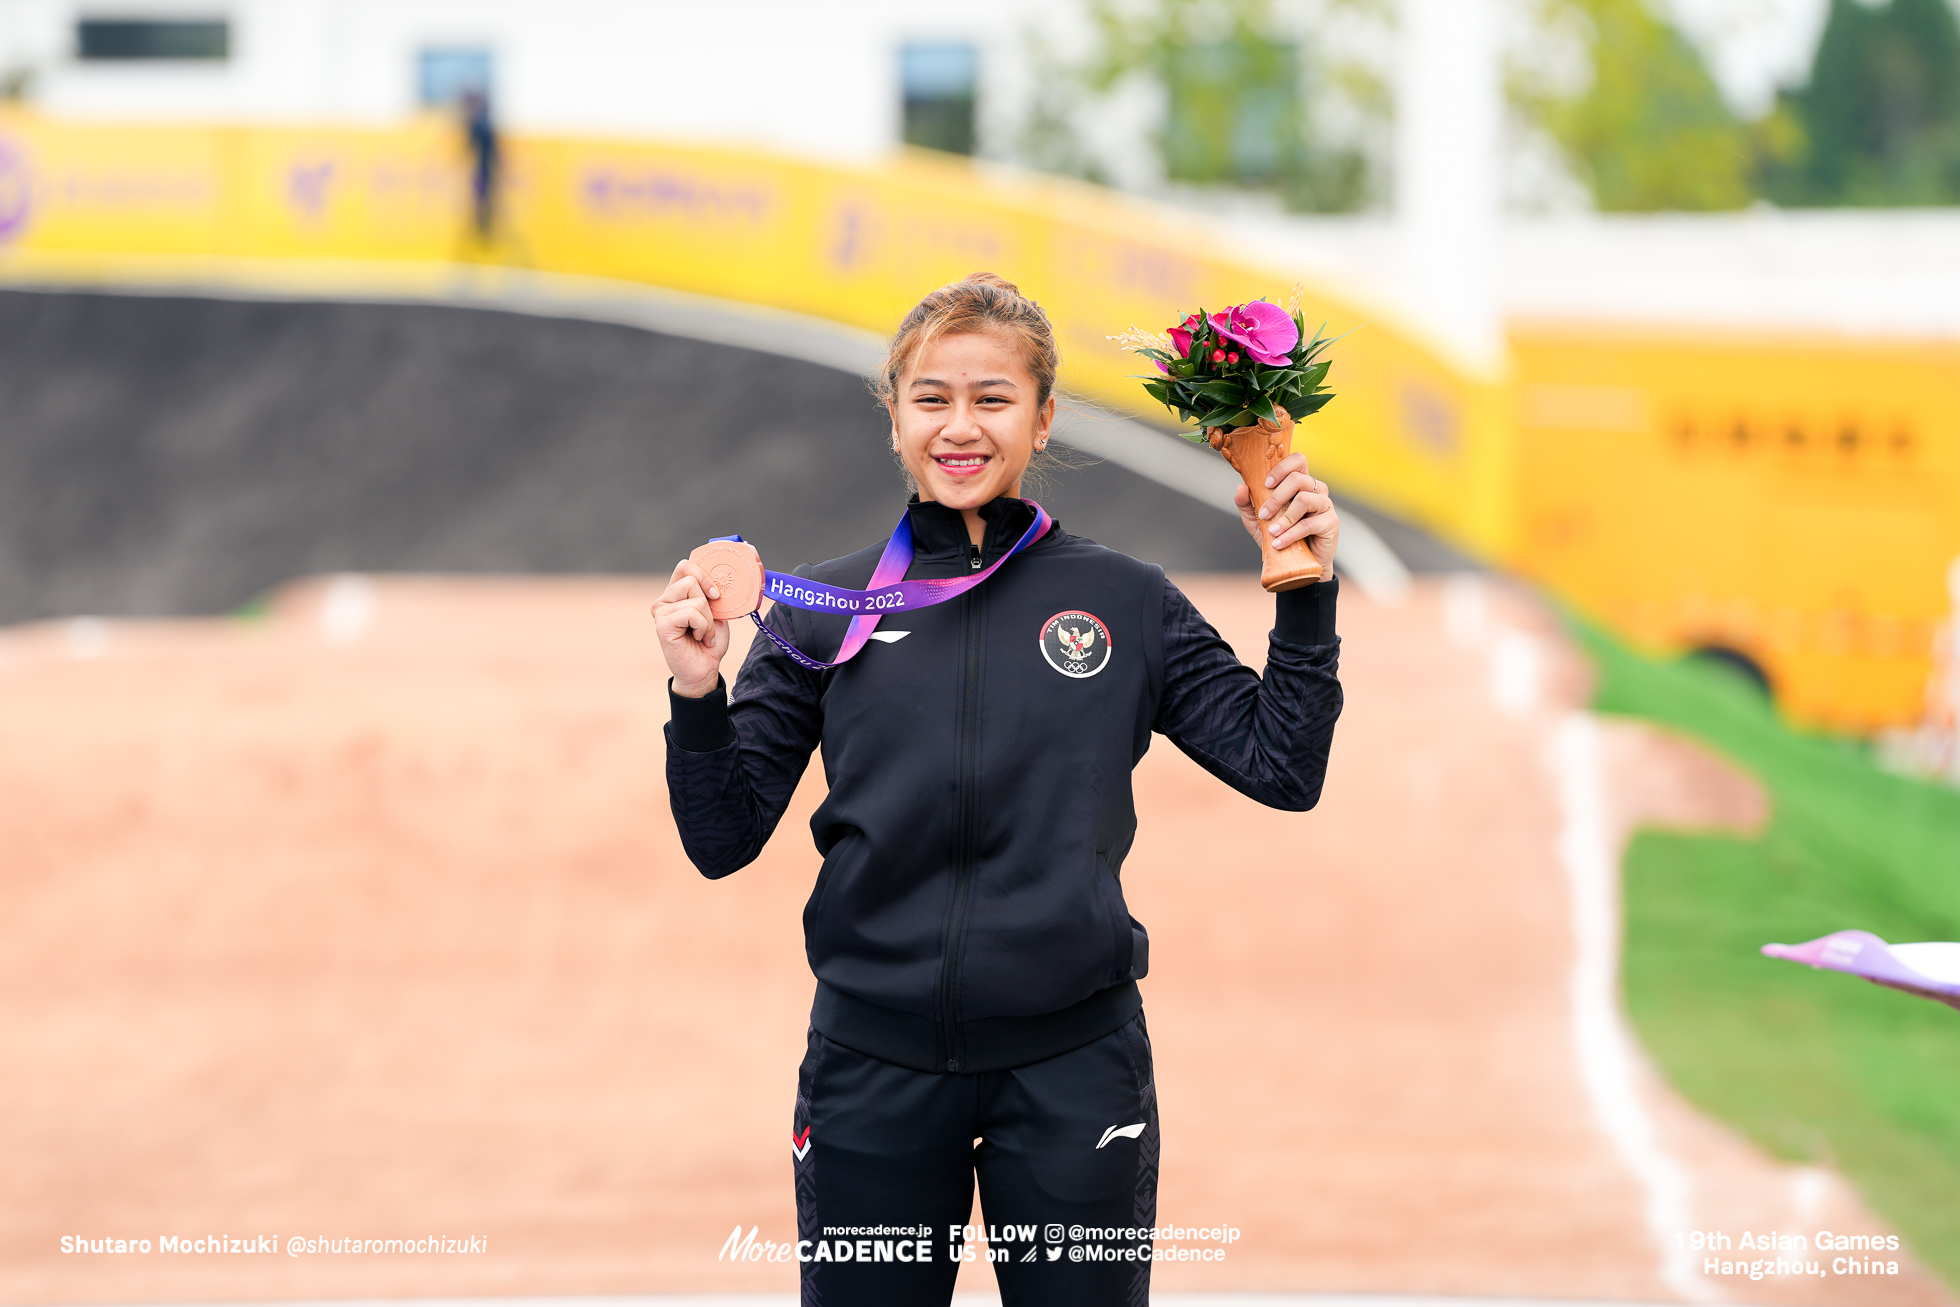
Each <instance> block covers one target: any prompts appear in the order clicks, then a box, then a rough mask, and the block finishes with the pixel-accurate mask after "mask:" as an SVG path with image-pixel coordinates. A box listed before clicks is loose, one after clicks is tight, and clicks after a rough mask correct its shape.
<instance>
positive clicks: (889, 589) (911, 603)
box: [715, 499, 1055, 672]
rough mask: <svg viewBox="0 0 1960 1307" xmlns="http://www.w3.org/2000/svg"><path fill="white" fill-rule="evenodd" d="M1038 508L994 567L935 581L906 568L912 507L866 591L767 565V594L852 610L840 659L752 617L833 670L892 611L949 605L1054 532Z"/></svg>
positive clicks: (806, 605)
mask: <svg viewBox="0 0 1960 1307" xmlns="http://www.w3.org/2000/svg"><path fill="white" fill-rule="evenodd" d="M1021 502H1022V503H1024V504H1026V505H1027V506H1028V507H1029V508H1032V509H1033V510H1034V522H1033V523H1032V524H1031V525H1030V526H1029V527H1028V529H1027V530H1026V531H1023V532H1022V533H1021V538H1020V539H1019V540H1016V541H1015V542H1014V547H1013V548H1011V549H1009V550H1008V551H1007V552H1006V553H1004V554H1002V555H1001V556H1000V557H999V558H997V559H995V560H994V563H993V566H991V567H989V568H986V569H985V570H984V571H979V572H974V573H972V574H971V575H969V576H946V577H936V578H934V579H932V580H929V581H907V580H905V573H906V570H907V569H908V568H910V567H911V566H912V558H913V556H914V553H915V552H916V551H915V550H914V548H913V544H912V514H911V511H910V510H909V509H908V510H907V511H906V513H905V515H904V516H903V517H901V518H899V519H898V525H897V526H896V527H894V528H893V529H892V535H891V539H890V540H887V541H886V542H885V552H884V553H883V554H881V555H879V558H878V565H877V566H876V567H874V568H872V569H871V586H870V588H869V589H865V590H846V589H845V588H844V587H843V586H837V585H826V584H824V583H823V582H822V581H808V580H805V579H804V578H802V577H800V576H790V575H787V574H785V573H783V572H771V571H769V570H768V569H767V568H765V569H763V573H762V593H763V596H764V597H765V598H768V599H773V600H775V601H776V602H777V603H779V604H788V605H789V606H790V607H791V608H802V609H805V610H806V611H809V612H813V613H839V614H844V613H848V614H850V615H851V626H850V629H849V630H848V631H846V632H845V633H844V643H843V644H842V645H841V646H839V647H838V650H837V661H836V662H834V663H826V662H823V661H821V660H819V659H816V658H812V657H810V655H808V654H806V653H804V652H803V651H802V650H801V649H798V648H797V647H796V646H795V645H793V644H791V643H790V642H789V641H788V640H786V639H784V638H783V637H782V636H780V635H778V634H777V633H776V632H775V631H774V630H772V629H770V627H769V624H768V623H766V622H764V621H763V620H762V614H761V613H759V612H755V613H750V614H749V620H750V621H752V622H754V623H755V624H756V626H757V627H759V628H760V629H761V631H762V633H763V634H764V635H766V636H768V637H769V638H770V639H771V640H773V641H775V644H776V647H777V648H779V649H781V650H782V651H783V652H784V653H786V654H788V655H789V656H790V657H791V658H793V659H795V660H796V661H797V662H799V663H801V664H802V665H803V666H805V667H808V668H810V669H811V670H813V671H819V672H821V671H827V670H829V669H830V668H832V667H841V666H843V665H844V664H845V663H847V662H849V661H851V659H853V658H855V657H856V656H857V652H858V650H860V649H862V648H864V646H865V642H866V641H868V640H869V639H870V638H871V633H872V632H873V631H875V630H877V629H878V619H880V618H881V617H885V616H887V615H888V614H891V613H908V612H911V611H912V610H913V609H915V608H930V607H931V606H932V605H934V604H943V603H945V602H946V601H947V600H948V599H957V598H959V597H960V596H961V595H963V594H965V593H966V592H967V591H968V590H971V589H972V588H973V587H974V586H976V585H979V584H980V583H981V582H982V581H985V580H986V579H987V578H988V577H990V576H992V575H993V574H994V573H995V572H997V571H999V570H1000V567H1001V565H1002V564H1003V563H1005V562H1006V561H1007V560H1008V559H1010V558H1012V557H1014V555H1016V554H1018V553H1020V552H1021V551H1022V550H1023V549H1026V548H1027V547H1028V546H1029V545H1031V544H1033V543H1034V542H1035V541H1037V540H1039V539H1041V538H1042V537H1043V536H1045V535H1047V534H1048V528H1050V527H1052V526H1054V525H1055V522H1054V519H1053V518H1051V517H1049V516H1048V512H1047V510H1046V509H1044V508H1042V506H1041V505H1040V504H1037V503H1035V502H1034V500H1032V499H1024V500H1022V501H1021ZM741 538H742V537H740V536H716V537H715V539H717V540H740V539H741Z"/></svg>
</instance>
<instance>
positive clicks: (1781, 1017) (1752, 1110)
mask: <svg viewBox="0 0 1960 1307" xmlns="http://www.w3.org/2000/svg"><path fill="white" fill-rule="evenodd" d="M1571 625H1572V629H1573V633H1574V635H1575V636H1576V637H1577V638H1578V639H1579V641H1580V643H1581V644H1582V645H1583V646H1584V647H1585V649H1586V650H1587V651H1588V652H1589V653H1590V654H1591V655H1592V657H1593V660H1594V662H1595V664H1596V666H1597V668H1598V672H1599V678H1600V679H1599V687H1598V694H1597V697H1596V699H1595V701H1594V707H1595V708H1596V709H1597V710H1598V711H1600V712H1603V713H1619V714H1624V715H1628V716H1634V717H1641V718H1645V719H1647V720H1649V721H1653V722H1656V723H1659V724H1661V725H1664V726H1668V727H1671V728H1673V729H1675V730H1678V731H1680V732H1682V733H1683V734H1686V735H1689V736H1692V737H1694V738H1696V739H1698V740H1700V741H1701V742H1703V743H1704V744H1706V745H1708V746H1710V747H1711V748H1713V749H1714V750H1715V751H1716V752H1718V753H1720V754H1723V755H1725V756H1727V757H1728V758H1729V759H1731V760H1732V761H1734V762H1736V763H1737V764H1739V765H1740V766H1741V767H1742V768H1744V769H1745V770H1747V771H1749V772H1751V773H1753V774H1754V775H1755V776H1756V777H1758V778H1759V779H1760V780H1761V781H1762V782H1763V784H1764V785H1765V786H1766V787H1767V788H1768V790H1769V793H1770V798H1771V803H1772V815H1771V817H1770V821H1769V825H1768V828H1767V829H1766V830H1765V831H1764V832H1763V834H1762V836H1761V837H1760V838H1757V839H1739V838H1734V837H1727V836H1696V835H1680V834H1669V833H1663V832H1659V831H1642V832H1640V833H1639V834H1638V835H1637V836H1636V837H1635V838H1634V841H1633V844H1632V846H1631V848H1630V849H1629V850H1628V854H1627V859H1626V867H1625V896H1626V934H1627V939H1626V961H1625V981H1626V995H1627V1006H1628V1009H1629V1011H1630V1014H1631V1016H1632V1019H1633V1024H1634V1026H1635V1028H1636V1029H1637V1030H1638V1031H1639V1034H1640V1037H1641V1039H1642V1040H1643V1041H1644V1042H1645V1044H1646V1047H1647V1049H1648V1051H1649V1052H1650V1053H1651V1054H1652V1055H1653V1056H1654V1058H1655V1059H1656V1060H1657V1061H1658V1062H1659V1064H1660V1066H1661V1068H1662V1070H1663V1071H1664V1072H1665V1073H1666V1075H1667V1077H1668V1079H1669V1080H1670V1081H1672V1082H1673V1084H1674V1086H1675V1087H1676V1088H1677V1089H1679V1090H1680V1091H1681V1092H1682V1093H1684V1094H1686V1095H1687V1096H1688V1098H1689V1099H1691V1100H1692V1101H1693V1102H1694V1103H1695V1104H1696V1105H1697V1106H1699V1107H1701V1108H1702V1109H1703V1110H1704V1111H1706V1112H1708V1113H1710V1114H1712V1115H1714V1116H1716V1117H1718V1118H1720V1119H1722V1120H1724V1121H1727V1122H1728V1123H1729V1124H1731V1125H1733V1126H1735V1127H1736V1128H1737V1129H1739V1130H1741V1131H1742V1132H1743V1133H1744V1134H1746V1135H1748V1136H1749V1138H1751V1139H1753V1140H1754V1141H1755V1142H1756V1143H1757V1144H1759V1145H1761V1146H1762V1147H1763V1148H1764V1149H1766V1150H1768V1151H1769V1152H1770V1153H1771V1154H1773V1155H1775V1156H1777V1157H1779V1158H1783V1159H1785V1160H1788V1161H1810V1162H1821V1163H1827V1164H1829V1165H1831V1166H1834V1167H1836V1168H1837V1169H1838V1170H1839V1171H1840V1172H1841V1173H1842V1174H1843V1175H1845V1176H1846V1177H1847V1178H1848V1179H1849V1180H1850V1181H1851V1182H1852V1183H1853V1184H1855V1185H1856V1186H1857V1187H1858V1189H1859V1190H1860V1191H1861V1192H1862V1193H1863V1194H1864V1196H1865V1199H1866V1201H1867V1202H1869V1203H1870V1204H1871V1206H1872V1207H1873V1208H1874V1209H1875V1210H1876V1211H1878V1212H1879V1213H1880V1214H1881V1215H1883V1216H1884V1218H1885V1219H1886V1220H1887V1221H1889V1222H1891V1223H1892V1224H1893V1225H1894V1226H1895V1227H1896V1228H1897V1229H1898V1230H1899V1231H1900V1232H1901V1233H1902V1234H1903V1235H1904V1236H1905V1237H1906V1239H1907V1240H1908V1241H1909V1242H1910V1243H1911V1245H1912V1248H1913V1251H1914V1252H1915V1253H1916V1254H1917V1255H1918V1256H1919V1257H1920V1259H1921V1260H1922V1261H1924V1262H1925V1263H1926V1264H1927V1265H1928V1266H1930V1267H1932V1268H1933V1269H1934V1270H1936V1271H1937V1272H1938V1273H1939V1274H1940V1275H1942V1276H1944V1277H1945V1279H1946V1281H1947V1282H1948V1283H1949V1284H1950V1285H1954V1286H1956V1287H1960V1012H1956V1011H1954V1010H1953V1009H1951V1008H1947V1007H1944V1006H1941V1005H1940V1004H1937V1003H1933V1002H1929V1001H1927V1000H1926V999H1922V998H1915V997H1911V996H1909V995H1905V994H1900V993H1896V992H1894V991H1892V990H1888V989H1883V988H1880V987H1878V986H1876V985H1870V984H1867V983H1865V982H1864V981H1861V980H1857V979H1854V978H1852V977H1850V976H1845V975H1840V974H1838V973H1835V972H1826V971H1812V970H1810V969H1808V968H1805V967H1800V966H1797V965H1794V964H1792V963H1789V962H1783V961H1777V960H1773V959H1770V958H1765V957H1762V956H1760V955H1759V954H1758V953H1757V949H1758V948H1759V947H1760V946H1761V945H1763V944H1765V943H1768V942H1771V941H1776V942H1780V943H1786V944H1794V943H1798V942H1800V941H1802V940H1807V939H1814V938H1816V937H1817V936H1819V935H1825V934H1829V933H1830V932H1831V931H1834V930H1843V929H1849V928H1854V927H1855V928H1862V929H1864V930H1869V931H1871V932H1873V933H1874V934H1877V935H1879V936H1881V937H1883V938H1884V939H1886V940H1888V941H1891V942H1894V943H1907V942H1912V941H1917V940H1960V793H1956V792H1954V791H1953V790H1950V789H1947V788H1945V787H1942V786H1936V785H1930V784H1926V783H1923V782H1919V781H1915V780H1910V779H1907V778H1905V777H1900V776H1895V775H1892V774H1890V773H1887V772H1885V771H1882V770H1880V769H1879V768H1878V767H1877V766H1876V765H1874V764H1873V762H1872V761H1871V759H1870V757H1869V756H1868V753H1867V751H1866V750H1865V749H1864V747H1863V746H1862V745H1859V744H1855V743H1851V742H1847V741H1843V740H1836V739H1830V738H1825V737H1821V736H1815V735H1808V734H1804V733H1802V732H1799V731H1797V730H1794V729H1792V728H1791V727H1790V726H1789V725H1787V724H1786V723H1785V722H1783V721H1782V720H1781V719H1780V718H1779V717H1778V716H1777V715H1776V713H1775V711H1774V709H1773V708H1772V707H1771V706H1770V704H1769V703H1768V702H1767V701H1766V700H1765V699H1764V698H1763V696H1762V695H1761V694H1760V693H1759V692H1758V691H1757V690H1756V689H1755V688H1754V687H1753V686H1751V685H1750V684H1748V682H1747V681H1745V680H1744V679H1743V678H1742V677H1740V676H1739V675H1737V674H1735V673H1734V672H1732V671H1730V670H1728V669H1726V668H1723V667H1719V666H1714V665H1711V664H1708V663H1706V662H1703V661H1701V660H1697V659H1680V660H1670V661H1661V660H1656V659H1652V658H1647V657H1643V656H1641V655H1640V654H1637V653H1635V652H1633V651H1632V650H1630V649H1628V648H1627V647H1626V646H1624V645H1622V644H1620V643H1619V642H1618V641H1616V640H1615V639H1613V638H1612V637H1610V636H1608V635H1606V634H1605V633H1604V632H1602V631H1600V630H1598V629H1596V628H1593V627H1590V626H1588V625H1586V624H1584V623H1583V622H1580V621H1576V620H1574V621H1572V623H1571ZM1813 1233H1814V1232H1813Z"/></svg>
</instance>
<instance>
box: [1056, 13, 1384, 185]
mask: <svg viewBox="0 0 1960 1307" xmlns="http://www.w3.org/2000/svg"><path fill="white" fill-rule="evenodd" d="M1373 3H1374V0H1325V3H1323V4H1321V5H1320V6H1318V9H1317V12H1318V10H1326V11H1330V12H1331V11H1335V10H1341V9H1353V10H1366V9H1369V8H1371V7H1372V5H1373ZM1087 10H1088V17H1089V20H1090V28H1091V30H1092V32H1093V34H1094V40H1093V44H1092V48H1091V50H1090V51H1089V53H1088V56H1087V58H1086V59H1084V60H1082V61H1081V62H1080V63H1078V64H1076V65H1073V66H1070V67H1067V68H1064V67H1063V66H1062V65H1061V64H1060V62H1059V61H1058V60H1056V59H1054V57H1053V56H1052V55H1049V54H1048V53H1047V52H1046V51H1044V50H1042V49H1040V48H1039V47H1037V49H1036V52H1035V53H1036V61H1037V66H1038V68H1039V69H1040V73H1041V76H1040V79H1039V82H1038V89H1037V92H1036V100H1035V104H1034V107H1033V111H1032V112H1031V114H1030V116H1029V120H1028V123H1027V125H1026V127H1025V128H1024V131H1023V140H1022V154H1023V156H1024V157H1026V158H1028V159H1029V160H1030V161H1031V162H1034V163H1035V164H1036V165H1037V166H1048V167H1054V168H1057V169H1058V170H1063V171H1069V172H1074V173H1077V174H1080V175H1090V176H1094V175H1099V174H1100V172H1101V170H1100V169H1099V168H1098V167H1097V166H1096V164H1095V162H1094V161H1093V156H1092V155H1091V154H1090V153H1089V152H1088V151H1086V150H1085V149H1084V148H1083V147H1082V145H1081V143H1080V140H1079V137H1077V135H1076V134H1075V132H1074V131H1073V128H1072V121H1071V120H1072V119H1073V118H1074V117H1075V116H1076V115H1077V114H1079V113H1080V112H1081V111H1082V109H1083V107H1084V105H1085V104H1088V103H1091V102H1095V101H1098V100H1103V99H1106V98H1107V97H1109V96H1110V95H1112V94H1113V93H1114V92H1115V91H1116V90H1117V89H1118V88H1119V87H1120V86H1122V85H1124V84H1126V83H1131V82H1134V81H1137V80H1139V79H1140V80H1142V81H1145V82H1147V83H1149V84H1151V85H1153V86H1154V87H1155V88H1156V89H1157V90H1158V91H1159V92H1160V93H1161V103H1162V104H1163V106H1164V116H1163V120H1162V122H1161V123H1160V124H1159V125H1158V126H1157V129H1156V131H1155V132H1154V133H1153V138H1152V140H1153V144H1154V146H1155V153H1156V156H1157V159H1158V161H1159V163H1160V164H1161V165H1162V169H1163V176H1164V177H1165V178H1166V179H1167V180H1169V181H1172V182H1181V183H1186V184H1190V185H1197V186H1227V187H1235V188H1240V189H1248V190H1263V191H1269V192H1274V193H1277V194H1278V195H1279V196H1280V197H1281V198H1282V199H1283V200H1284V202H1285V203H1286V204H1287V206H1288V207H1289V208H1294V209H1303V210H1319V211H1325V212H1338V211H1345V210H1352V209H1358V208H1360V207H1362V205H1364V204H1365V203H1366V202H1367V200H1368V199H1369V197H1370V194H1371V191H1372V188H1373V186H1372V184H1373V177H1372V175H1371V173H1372V169H1371V168H1370V166H1369V162H1368V159H1367V157H1366V156H1365V155H1364V154H1363V152H1362V151H1361V150H1359V149H1356V148H1353V147H1352V146H1343V145H1332V144H1329V143H1327V142H1326V141H1324V140H1319V139H1316V136H1315V133H1314V132H1313V131H1312V127H1313V114H1312V108H1311V103H1310V101H1311V100H1312V99H1313V97H1312V96H1311V95H1310V91H1312V90H1313V89H1314V84H1315V79H1316V78H1318V77H1325V78H1326V79H1327V85H1328V86H1329V87H1330V88H1332V89H1333V90H1334V92H1335V93H1336V94H1338V95H1339V96H1341V97H1344V99H1345V101H1346V103H1347V105H1348V107H1349V108H1350V110H1351V114H1350V116H1352V117H1355V118H1358V119H1363V120H1366V119H1369V118H1370V117H1371V116H1379V115H1380V114H1381V113H1382V112H1383V111H1385V108H1386V91H1385V88H1383V87H1381V86H1379V85H1378V84H1376V83H1375V82H1374V80H1373V79H1372V78H1371V77H1370V76H1369V75H1368V74H1366V72H1365V71H1364V70H1361V69H1359V68H1357V67H1353V66H1347V65H1330V64H1329V63H1328V62H1325V61H1322V60H1319V59H1316V58H1314V57H1312V56H1313V55H1315V54H1316V53H1318V52H1317V51H1316V50H1314V49H1313V48H1312V47H1310V46H1309V45H1308V44H1307V43H1306V41H1305V39H1304V37H1303V35H1302V32H1301V31H1300V30H1296V29H1298V28H1301V27H1302V26H1303V25H1302V24H1298V23H1286V22H1282V21H1281V20H1280V18H1279V17H1278V15H1276V13H1275V11H1274V5H1273V3H1272V0H1089V4H1088V6H1087Z"/></svg>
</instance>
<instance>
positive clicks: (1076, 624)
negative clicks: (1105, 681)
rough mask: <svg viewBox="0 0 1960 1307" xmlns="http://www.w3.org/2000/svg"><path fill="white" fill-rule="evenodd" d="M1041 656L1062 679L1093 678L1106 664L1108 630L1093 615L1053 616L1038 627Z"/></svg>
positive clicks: (1100, 619)
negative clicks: (1066, 677) (1069, 677)
mask: <svg viewBox="0 0 1960 1307" xmlns="http://www.w3.org/2000/svg"><path fill="white" fill-rule="evenodd" d="M1041 656H1042V657H1043V658H1046V659H1047V660H1048V665H1049V666H1050V667H1052V668H1054V669H1055V670H1056V671H1058V672H1060V673H1061V674H1062V675H1063V676H1073V677H1075V678H1077V679H1078V680H1080V679H1081V678H1083V677H1087V676H1094V675H1095V674H1096V673H1097V672H1100V671H1101V670H1102V669H1103V668H1105V667H1107V666H1108V665H1109V628H1108V627H1107V626H1104V625H1103V623H1102V618H1100V617H1097V616H1096V615H1095V614H1094V613H1083V612H1076V611H1073V610H1071V611H1068V612H1062V613H1056V614H1055V615H1054V616H1053V617H1051V618H1049V619H1048V620H1047V621H1045V622H1043V623H1042V624H1041Z"/></svg>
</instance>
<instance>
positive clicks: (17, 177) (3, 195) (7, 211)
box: [0, 136, 34, 243]
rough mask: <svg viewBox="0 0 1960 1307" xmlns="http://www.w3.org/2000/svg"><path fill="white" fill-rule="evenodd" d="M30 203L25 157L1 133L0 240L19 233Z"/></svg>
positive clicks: (30, 186) (30, 185) (31, 189)
mask: <svg viewBox="0 0 1960 1307" xmlns="http://www.w3.org/2000/svg"><path fill="white" fill-rule="evenodd" d="M33 207H34V183H33V178H31V177H29V176H28V174H27V157H26V156H25V155H23V154H22V153H21V152H20V150H19V148H18V147H16V146H15V145H14V143H13V142H12V141H9V140H8V139H7V138H6V137H4V136H0V243H3V242H5V241H7V240H8V239H10V238H12V237H14V236H17V235H19V234H20V230H21V228H23V227H25V226H26V225H27V216H28V214H29V212H30V211H32V209H33Z"/></svg>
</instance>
